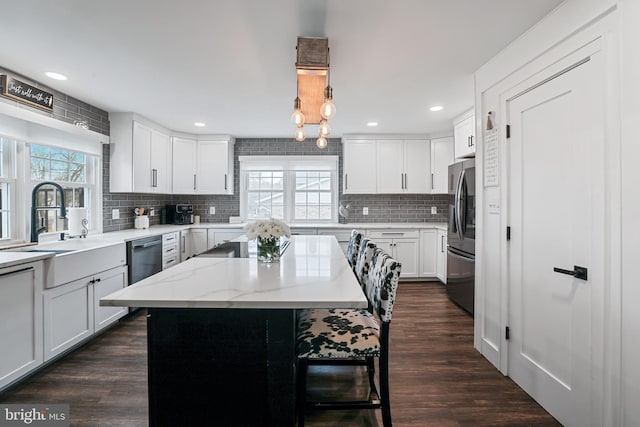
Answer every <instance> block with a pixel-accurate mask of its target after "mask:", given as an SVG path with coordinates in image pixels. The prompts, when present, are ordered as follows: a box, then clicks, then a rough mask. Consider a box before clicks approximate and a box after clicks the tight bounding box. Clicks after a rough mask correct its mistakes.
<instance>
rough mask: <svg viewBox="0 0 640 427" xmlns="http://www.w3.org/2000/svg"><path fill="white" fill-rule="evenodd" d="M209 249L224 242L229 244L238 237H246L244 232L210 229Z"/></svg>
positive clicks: (208, 237) (208, 231)
mask: <svg viewBox="0 0 640 427" xmlns="http://www.w3.org/2000/svg"><path fill="white" fill-rule="evenodd" d="M207 233H208V234H207V247H208V249H211V248H213V247H214V246H216V245H219V244H221V243H224V242H228V241H229V240H233V239H235V238H237V237H240V236H243V235H244V230H243V229H242V230H227V229H222V230H220V229H215V228H210V229H208V230H207Z"/></svg>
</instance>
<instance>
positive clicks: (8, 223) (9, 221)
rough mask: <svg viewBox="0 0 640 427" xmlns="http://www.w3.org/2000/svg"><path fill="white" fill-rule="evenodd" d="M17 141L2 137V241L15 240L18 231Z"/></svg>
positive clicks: (0, 193) (0, 174)
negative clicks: (16, 204) (16, 202)
mask: <svg viewBox="0 0 640 427" xmlns="http://www.w3.org/2000/svg"><path fill="white" fill-rule="evenodd" d="M14 152H15V141H12V140H10V139H8V138H2V137H0V240H1V241H7V240H11V239H12V238H13V234H14V230H15V229H16V224H15V215H14V212H13V206H14V203H15V202H14V197H13V194H12V193H13V190H14V189H15V185H16V180H15V166H14V162H13V158H14V156H13V153H14Z"/></svg>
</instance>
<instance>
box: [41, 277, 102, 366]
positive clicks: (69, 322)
mask: <svg viewBox="0 0 640 427" xmlns="http://www.w3.org/2000/svg"><path fill="white" fill-rule="evenodd" d="M92 280H93V276H91V277H85V278H82V279H78V280H75V281H73V282H70V283H67V284H65V285H62V286H58V287H55V288H51V289H47V290H45V291H44V360H45V361H47V360H49V359H51V358H52V357H54V356H57V355H58V354H60V353H62V352H64V351H65V350H68V349H70V348H71V347H73V346H74V345H76V344H78V343H79V342H81V341H83V340H84V339H86V338H88V337H90V336H91V335H92V334H93V331H94V329H93V328H94V319H93V308H94V303H93V295H92V288H91V287H90V285H91V284H92V283H91V281H92Z"/></svg>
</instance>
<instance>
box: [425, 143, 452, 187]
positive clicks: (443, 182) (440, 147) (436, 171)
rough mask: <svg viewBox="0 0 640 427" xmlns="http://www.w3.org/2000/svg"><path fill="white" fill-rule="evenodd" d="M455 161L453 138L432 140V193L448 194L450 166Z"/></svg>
mask: <svg viewBox="0 0 640 427" xmlns="http://www.w3.org/2000/svg"><path fill="white" fill-rule="evenodd" d="M454 161H455V159H454V157H453V138H451V137H446V138H436V139H432V140H431V193H433V194H447V192H448V186H447V180H448V179H449V165H450V164H452V163H453V162H454Z"/></svg>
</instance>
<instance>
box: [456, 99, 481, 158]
mask: <svg viewBox="0 0 640 427" xmlns="http://www.w3.org/2000/svg"><path fill="white" fill-rule="evenodd" d="M475 133H476V119H475V110H474V109H471V110H469V111H466V112H464V113H463V114H462V115H460V116H459V117H457V118H456V119H455V120H454V121H453V139H454V143H455V148H454V150H455V156H456V159H461V158H465V157H475V155H476V137H475Z"/></svg>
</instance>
